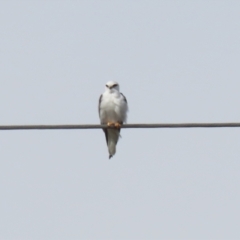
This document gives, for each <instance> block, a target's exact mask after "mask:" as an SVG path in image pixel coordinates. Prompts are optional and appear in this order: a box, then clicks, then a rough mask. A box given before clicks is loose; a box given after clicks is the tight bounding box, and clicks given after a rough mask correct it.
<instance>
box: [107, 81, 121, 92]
mask: <svg viewBox="0 0 240 240" xmlns="http://www.w3.org/2000/svg"><path fill="white" fill-rule="evenodd" d="M106 90H108V91H110V92H113V91H118V92H119V84H118V83H117V82H114V81H110V82H107V83H106Z"/></svg>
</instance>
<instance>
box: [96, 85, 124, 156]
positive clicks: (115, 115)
mask: <svg viewBox="0 0 240 240" xmlns="http://www.w3.org/2000/svg"><path fill="white" fill-rule="evenodd" d="M127 111H128V104H127V99H126V98H125V96H124V95H123V94H122V93H120V92H119V84H118V83H117V82H114V81H110V82H107V83H106V88H105V92H104V93H103V94H102V95H101V96H100V98H99V104H98V112H99V118H100V121H101V124H107V125H108V126H110V127H115V128H105V129H103V131H104V133H105V137H106V142H107V146H108V152H109V159H110V158H111V157H112V156H113V155H114V154H115V153H116V145H117V142H118V139H119V136H120V130H121V129H120V128H121V125H122V124H123V123H124V122H126V120H127Z"/></svg>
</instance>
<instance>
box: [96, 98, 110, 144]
mask: <svg viewBox="0 0 240 240" xmlns="http://www.w3.org/2000/svg"><path fill="white" fill-rule="evenodd" d="M101 102H102V95H101V96H100V98H99V101H98V114H99V117H100V105H101ZM100 120H101V119H100ZM103 132H104V133H105V138H106V142H107V145H108V131H107V129H106V128H103Z"/></svg>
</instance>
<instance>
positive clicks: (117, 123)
mask: <svg viewBox="0 0 240 240" xmlns="http://www.w3.org/2000/svg"><path fill="white" fill-rule="evenodd" d="M114 126H115V128H118V129H119V128H121V126H122V125H121V124H120V123H119V122H116V123H115V124H114Z"/></svg>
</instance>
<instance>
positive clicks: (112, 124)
mask: <svg viewBox="0 0 240 240" xmlns="http://www.w3.org/2000/svg"><path fill="white" fill-rule="evenodd" d="M107 126H108V127H114V126H115V124H114V123H113V122H108V123H107Z"/></svg>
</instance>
